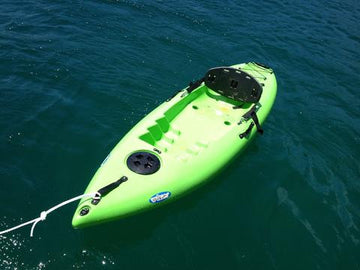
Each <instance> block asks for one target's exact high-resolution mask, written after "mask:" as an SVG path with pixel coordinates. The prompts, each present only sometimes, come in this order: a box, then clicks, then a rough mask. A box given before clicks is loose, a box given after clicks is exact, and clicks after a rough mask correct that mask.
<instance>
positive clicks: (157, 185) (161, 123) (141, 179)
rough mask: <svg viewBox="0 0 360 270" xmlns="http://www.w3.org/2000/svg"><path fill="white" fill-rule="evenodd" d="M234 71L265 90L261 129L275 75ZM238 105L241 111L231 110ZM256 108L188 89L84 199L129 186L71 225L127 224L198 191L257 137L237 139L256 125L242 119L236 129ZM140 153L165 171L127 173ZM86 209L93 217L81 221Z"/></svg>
mask: <svg viewBox="0 0 360 270" xmlns="http://www.w3.org/2000/svg"><path fill="white" fill-rule="evenodd" d="M232 67H234V68H239V69H241V70H243V71H245V72H247V73H248V74H250V75H251V76H252V77H254V78H255V79H256V80H257V81H258V82H259V83H260V84H262V86H263V93H262V96H261V98H260V100H259V102H258V103H257V107H258V109H257V116H258V119H259V122H260V123H261V124H263V123H264V121H265V119H266V117H267V116H268V114H269V112H270V110H271V108H272V105H273V103H274V100H275V97H276V91H277V84H276V78H275V75H274V73H273V71H272V70H271V69H266V68H264V67H261V66H259V65H257V64H255V63H247V64H239V65H234V66H232ZM239 105H241V108H240V109H234V108H233V107H234V106H239ZM253 105H254V104H250V103H245V104H244V103H243V104H242V103H241V102H237V101H234V100H231V99H228V98H225V97H223V96H220V95H219V94H217V93H215V92H214V91H212V90H211V89H208V88H207V87H206V86H205V84H204V83H202V84H201V86H200V87H198V88H197V89H195V90H194V91H193V92H191V93H190V94H188V93H187V91H185V89H184V90H182V91H180V92H179V93H178V94H177V95H176V96H174V97H173V98H172V99H171V100H170V101H167V102H164V103H163V104H161V105H160V106H159V107H157V108H156V109H155V110H153V111H152V112H151V113H150V114H148V115H147V116H146V117H145V118H143V119H142V120H141V121H140V122H139V123H138V124H137V125H136V126H134V127H133V128H132V129H131V130H130V131H129V132H128V133H127V134H126V135H125V137H124V138H123V139H122V140H121V141H120V142H119V143H118V144H117V145H116V146H115V147H114V149H113V150H112V151H111V152H110V154H109V156H108V157H107V158H106V160H105V161H104V162H103V164H102V165H101V166H100V168H99V169H98V170H97V172H96V174H95V175H94V177H93V178H92V180H91V182H90V183H89V185H88V187H87V189H86V191H85V193H90V192H94V191H97V190H99V189H100V188H102V187H104V186H106V185H108V184H110V183H112V182H114V181H116V180H118V179H119V178H121V177H122V176H127V177H128V181H126V182H125V183H122V184H121V185H120V186H119V187H118V188H116V189H114V190H113V191H111V192H110V193H109V194H107V195H106V196H104V197H103V198H102V199H101V200H100V202H99V203H98V204H97V205H93V204H92V203H91V199H83V200H82V201H81V202H80V203H79V205H78V207H77V209H76V211H75V214H74V217H73V220H72V225H73V226H74V227H76V228H78V227H84V226H88V225H94V224H98V223H102V222H106V221H110V220H113V219H117V218H123V217H126V216H129V215H132V214H135V213H138V212H140V211H144V210H148V209H152V208H154V207H158V206H160V205H163V204H166V203H168V202H171V201H173V200H176V199H177V198H179V197H180V196H182V195H184V194H186V193H187V192H189V191H192V190H194V189H195V188H196V187H198V186H200V185H201V184H203V183H204V182H206V181H207V180H208V179H209V178H210V177H211V176H212V175H214V174H215V173H216V172H218V171H219V170H220V169H221V168H222V167H224V166H225V165H226V164H227V163H229V162H230V161H231V160H232V159H233V158H234V157H235V156H236V155H237V154H238V153H240V152H241V151H242V150H243V149H244V148H245V147H246V146H247V144H248V143H249V142H250V141H251V139H252V138H253V137H254V136H255V134H256V128H255V127H254V128H253V129H252V130H251V133H250V134H249V136H247V137H246V138H243V139H240V138H239V134H241V133H243V132H244V131H245V130H247V128H248V127H249V125H250V124H251V122H252V119H249V120H247V121H246V120H244V119H243V121H241V124H238V123H239V122H240V120H241V119H242V116H243V115H244V114H245V113H246V112H247V111H249V109H250V108H251V107H252V106H253ZM265 134H266V128H265ZM154 148H156V149H158V150H160V151H161V153H160V154H159V153H157V152H156V151H154ZM139 150H142V151H148V152H151V153H153V154H155V155H156V156H157V157H158V158H159V159H160V162H161V167H160V169H159V170H158V171H157V172H156V173H154V174H150V175H140V174H136V173H135V172H133V171H131V170H129V169H128V167H127V165H126V160H127V158H128V156H129V155H131V154H132V153H134V152H136V151H139ZM161 192H171V196H169V197H168V198H167V199H165V200H163V201H160V202H157V203H151V202H150V198H151V197H152V196H154V195H155V194H158V193H161ZM84 208H88V209H89V212H88V214H87V215H84V216H81V215H80V211H81V210H82V209H84Z"/></svg>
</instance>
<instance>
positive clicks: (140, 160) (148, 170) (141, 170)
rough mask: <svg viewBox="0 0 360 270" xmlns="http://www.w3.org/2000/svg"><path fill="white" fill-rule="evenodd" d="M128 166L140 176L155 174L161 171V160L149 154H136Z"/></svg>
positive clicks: (130, 158) (132, 155)
mask: <svg viewBox="0 0 360 270" xmlns="http://www.w3.org/2000/svg"><path fill="white" fill-rule="evenodd" d="M126 164H127V166H128V168H129V169H130V170H132V171H133V172H135V173H138V174H144V175H146V174H153V173H155V172H157V171H158V170H159V169H160V160H159V158H158V157H157V156H155V155H154V154H152V153H149V152H143V151H139V152H135V153H133V154H131V155H130V156H129V157H128V159H127V161H126Z"/></svg>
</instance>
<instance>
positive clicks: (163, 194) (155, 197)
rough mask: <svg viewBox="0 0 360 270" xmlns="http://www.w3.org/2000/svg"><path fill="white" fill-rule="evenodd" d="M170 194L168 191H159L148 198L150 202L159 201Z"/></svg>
mask: <svg viewBox="0 0 360 270" xmlns="http://www.w3.org/2000/svg"><path fill="white" fill-rule="evenodd" d="M170 196H171V192H170V191H163V192H159V193H156V194H155V195H153V196H151V198H150V199H149V202H151V203H159V202H162V201H165V200H166V199H168V198H169V197H170Z"/></svg>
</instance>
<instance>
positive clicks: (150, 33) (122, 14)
mask: <svg viewBox="0 0 360 270" xmlns="http://www.w3.org/2000/svg"><path fill="white" fill-rule="evenodd" d="M358 14H360V4H359V2H358V1H346V0H345V1H313V0H310V1H306V2H304V1H267V2H257V1H225V2H222V1H212V2H211V1H190V0H189V1H154V2H150V1H32V0H29V1H2V2H1V4H0V184H1V187H2V188H1V189H0V202H1V208H0V209H1V210H0V225H1V228H0V230H2V229H5V228H8V227H11V226H14V225H17V224H19V223H21V222H24V221H27V220H30V219H33V218H35V217H36V216H38V215H39V213H40V212H41V211H42V210H46V209H48V208H50V207H51V206H53V205H55V204H56V203H58V202H61V201H63V200H65V199H68V198H70V197H73V196H76V195H78V194H82V193H83V191H84V189H85V188H86V186H87V184H88V182H89V180H90V179H91V177H92V175H93V174H94V172H95V171H96V169H97V168H98V166H99V164H100V163H101V162H102V160H103V159H104V158H105V156H106V155H107V154H108V152H109V151H110V150H111V149H112V148H113V147H114V145H115V144H116V143H117V142H118V141H119V140H120V139H121V138H122V136H124V135H125V134H126V132H127V131H128V130H129V129H130V128H131V127H132V126H133V125H134V124H136V123H137V122H138V121H139V120H140V119H141V118H142V117H143V116H145V115H146V114H147V113H149V112H150V111H151V110H152V109H154V108H155V107H156V106H157V105H159V104H160V103H161V102H163V101H164V100H166V99H167V98H168V97H169V96H171V95H172V94H173V93H174V92H175V91H177V90H179V89H182V88H184V87H185V86H186V85H187V84H188V82H189V81H191V80H195V79H198V78H200V77H201V76H203V74H204V73H205V72H206V71H207V70H208V69H209V68H211V67H215V66H223V65H231V64H237V63H242V62H248V61H258V62H262V63H266V64H267V65H269V66H271V67H272V68H273V69H274V71H275V74H276V76H277V80H278V96H277V99H276V102H275V105H274V107H273V110H272V112H271V114H270V116H269V118H268V120H267V122H266V123H265V125H264V129H265V133H264V135H263V136H258V137H257V138H256V139H255V140H254V141H253V142H252V144H251V145H250V146H249V147H248V148H247V150H246V151H245V152H244V153H243V154H242V155H241V156H239V157H238V158H237V159H236V160H235V161H234V162H233V163H232V164H231V165H230V166H229V167H228V168H226V170H225V171H223V172H222V173H220V174H219V175H217V176H216V177H215V178H214V179H213V181H212V182H211V183H209V184H208V185H206V186H204V187H202V188H201V189H199V190H198V191H196V192H194V193H192V194H191V195H189V196H187V197H185V198H183V199H181V200H179V201H177V202H176V203H173V204H170V205H168V206H166V207H163V208H159V209H157V210H155V211H152V212H148V213H145V214H142V215H139V216H134V217H132V218H129V219H126V220H120V221H116V222H112V223H109V224H104V225H101V226H98V227H94V228H89V229H85V230H74V229H72V227H71V218H72V214H73V211H74V210H75V207H76V204H73V205H71V206H67V207H66V208H62V209H60V210H58V211H57V212H55V213H54V214H51V215H49V216H48V218H47V220H46V221H45V222H42V223H39V224H38V225H37V227H36V230H35V236H34V237H33V238H29V236H28V233H29V229H30V228H23V229H20V230H18V231H15V232H13V233H10V234H7V235H5V236H0V268H1V269H143V268H145V267H146V268H150V269H153V268H156V269H360V242H359V241H360V166H359V161H358V160H359V158H360V95H359V84H360V76H359V74H360V56H359V55H360V24H359V19H358Z"/></svg>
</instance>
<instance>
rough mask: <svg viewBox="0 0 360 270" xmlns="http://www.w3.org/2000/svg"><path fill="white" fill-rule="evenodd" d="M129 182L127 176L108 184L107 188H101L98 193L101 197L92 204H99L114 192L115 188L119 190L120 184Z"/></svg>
mask: <svg viewBox="0 0 360 270" xmlns="http://www.w3.org/2000/svg"><path fill="white" fill-rule="evenodd" d="M127 180H128V178H127V177H126V176H123V177H121V178H120V179H119V180H117V181H115V182H112V183H110V184H108V185H107V186H105V187H103V188H100V189H99V190H98V191H97V192H98V193H100V195H101V197H100V198H99V199H98V198H95V199H93V200H92V201H91V203H92V204H95V205H96V204H98V203H99V202H100V200H101V198H102V197H104V196H106V195H107V194H109V193H110V192H111V191H113V190H114V189H115V188H117V187H118V186H120V184H122V183H124V182H126V181H127Z"/></svg>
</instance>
